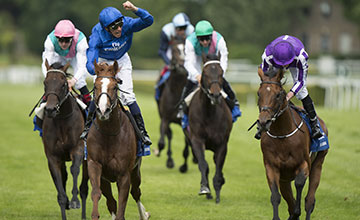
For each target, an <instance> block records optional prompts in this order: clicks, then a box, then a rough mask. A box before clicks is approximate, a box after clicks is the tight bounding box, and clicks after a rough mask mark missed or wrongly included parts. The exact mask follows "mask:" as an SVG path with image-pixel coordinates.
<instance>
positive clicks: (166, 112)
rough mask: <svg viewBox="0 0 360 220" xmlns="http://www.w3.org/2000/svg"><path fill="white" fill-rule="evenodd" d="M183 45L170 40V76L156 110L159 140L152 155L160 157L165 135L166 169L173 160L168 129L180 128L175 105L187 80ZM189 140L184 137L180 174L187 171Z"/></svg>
mask: <svg viewBox="0 0 360 220" xmlns="http://www.w3.org/2000/svg"><path fill="white" fill-rule="evenodd" d="M184 44H185V39H184V38H180V37H172V38H171V52H172V57H171V63H170V71H171V73H170V76H169V78H168V79H167V81H166V82H165V83H164V88H163V91H162V94H161V96H160V99H159V102H158V109H159V115H160V119H161V122H160V139H159V142H158V150H156V151H155V152H154V153H155V155H157V156H160V153H161V151H162V150H163V149H164V148H165V135H166V137H167V140H168V150H167V156H168V159H167V161H166V166H167V167H168V168H173V167H174V160H173V158H172V157H171V156H172V151H171V139H172V130H171V128H170V124H171V123H176V124H178V125H180V126H181V119H180V118H178V117H177V113H178V108H177V104H178V103H179V101H180V97H181V92H182V90H183V88H184V86H185V83H186V80H187V74H188V73H187V71H186V69H185V67H184V59H185V54H184V49H185V48H184ZM189 142H190V141H189V140H188V139H187V138H186V137H185V148H184V151H183V156H184V159H185V162H184V164H183V165H182V166H181V167H180V172H182V173H184V172H186V171H187V158H188V155H189V145H190V144H189Z"/></svg>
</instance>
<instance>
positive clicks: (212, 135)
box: [185, 54, 232, 203]
mask: <svg viewBox="0 0 360 220" xmlns="http://www.w3.org/2000/svg"><path fill="white" fill-rule="evenodd" d="M203 61H204V66H203V71H202V76H201V82H200V88H201V89H199V90H198V91H197V92H196V93H195V95H194V97H193V99H192V100H191V103H190V105H189V131H188V132H187V131H186V130H185V133H186V134H187V135H188V136H189V138H190V140H191V145H192V148H193V152H194V154H195V156H196V158H197V159H198V166H199V170H200V172H201V187H200V192H199V195H204V194H206V195H207V198H208V199H211V198H212V196H211V193H210V188H209V183H208V174H209V166H208V164H207V162H206V160H205V149H207V150H211V151H213V152H214V157H213V159H214V162H215V165H216V172H215V176H214V178H213V185H214V188H215V192H216V203H219V202H220V190H221V187H222V185H223V184H224V183H225V179H224V176H223V172H222V169H223V166H224V162H225V157H226V153H227V143H228V140H229V136H230V132H231V129H232V117H231V112H230V109H229V108H228V106H227V104H226V102H225V99H224V98H223V97H222V95H221V90H222V83H223V70H222V68H221V66H220V58H219V57H217V56H215V55H212V54H209V55H208V56H207V57H205V56H203Z"/></svg>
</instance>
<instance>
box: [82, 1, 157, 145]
mask: <svg viewBox="0 0 360 220" xmlns="http://www.w3.org/2000/svg"><path fill="white" fill-rule="evenodd" d="M123 7H124V9H125V10H128V11H132V12H134V14H135V15H137V16H138V17H139V18H131V17H126V16H123V15H122V14H121V12H120V11H119V10H118V9H116V8H114V7H107V8H104V9H103V10H102V11H101V12H100V15H99V23H97V24H96V25H95V26H94V27H93V29H92V34H91V36H90V40H89V49H88V50H87V53H86V55H87V58H88V59H87V64H86V67H87V69H88V71H89V73H90V74H91V75H95V69H94V61H96V62H106V63H108V64H113V62H114V60H117V62H118V64H119V67H120V71H119V72H118V73H117V74H116V78H118V79H121V80H122V84H121V85H119V88H120V89H121V90H122V91H124V92H122V93H121V95H120V99H121V101H122V103H123V104H124V105H127V106H129V108H130V111H131V114H132V115H133V116H134V119H135V121H136V123H137V125H138V127H139V129H140V131H141V134H142V138H141V139H142V142H143V143H144V144H145V145H151V144H152V143H151V140H150V138H149V135H148V134H147V132H146V130H145V125H144V120H143V118H142V116H141V111H140V108H139V106H138V104H137V103H136V98H135V94H134V92H133V82H132V75H131V74H132V64H131V60H130V57H129V55H128V53H127V52H128V51H129V49H130V47H131V43H132V38H133V33H134V32H138V31H140V30H142V29H144V28H146V27H149V26H150V25H151V24H152V23H153V22H154V18H153V16H152V15H151V14H149V12H147V11H146V10H144V9H141V8H138V7H136V6H134V5H133V4H132V3H131V2H130V1H126V2H125V3H123ZM93 103H94V102H92V104H91V106H90V110H89V115H88V117H87V119H86V123H85V128H84V131H83V133H82V134H81V136H80V137H81V138H82V139H86V137H87V134H88V132H89V129H90V125H91V122H92V118H93V116H94V112H95V104H93Z"/></svg>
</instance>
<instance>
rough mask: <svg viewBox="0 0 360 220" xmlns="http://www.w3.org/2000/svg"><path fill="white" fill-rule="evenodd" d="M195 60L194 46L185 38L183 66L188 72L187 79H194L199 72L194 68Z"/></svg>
mask: <svg viewBox="0 0 360 220" xmlns="http://www.w3.org/2000/svg"><path fill="white" fill-rule="evenodd" d="M196 60H197V59H196V54H195V49H194V46H193V45H192V43H191V42H190V41H189V40H188V39H186V41H185V62H184V67H185V69H186V70H187V71H188V73H189V77H188V78H189V79H195V78H196V76H197V75H200V74H201V73H199V72H198V71H197V70H196Z"/></svg>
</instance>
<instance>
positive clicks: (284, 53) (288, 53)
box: [273, 41, 295, 66]
mask: <svg viewBox="0 0 360 220" xmlns="http://www.w3.org/2000/svg"><path fill="white" fill-rule="evenodd" d="M273 58H274V62H275V63H276V64H277V65H280V66H285V65H288V64H290V63H291V62H292V61H293V60H294V58H295V49H294V46H293V45H292V44H291V43H289V42H287V41H280V42H278V43H276V44H275V46H274V48H273Z"/></svg>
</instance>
